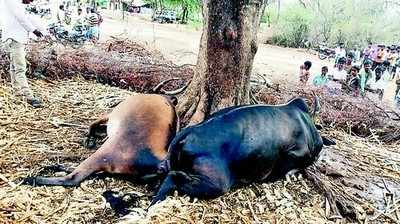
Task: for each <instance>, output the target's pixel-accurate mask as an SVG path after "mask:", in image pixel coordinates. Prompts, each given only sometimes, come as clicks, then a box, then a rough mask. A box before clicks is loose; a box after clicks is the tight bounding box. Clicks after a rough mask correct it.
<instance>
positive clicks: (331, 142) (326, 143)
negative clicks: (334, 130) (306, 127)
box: [321, 136, 336, 146]
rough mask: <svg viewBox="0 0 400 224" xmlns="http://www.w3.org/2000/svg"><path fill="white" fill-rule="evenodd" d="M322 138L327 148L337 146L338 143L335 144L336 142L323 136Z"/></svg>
mask: <svg viewBox="0 0 400 224" xmlns="http://www.w3.org/2000/svg"><path fill="white" fill-rule="evenodd" d="M321 138H322V143H323V144H324V145H326V146H330V145H336V142H335V141H333V140H331V139H329V138H327V137H324V136H321Z"/></svg>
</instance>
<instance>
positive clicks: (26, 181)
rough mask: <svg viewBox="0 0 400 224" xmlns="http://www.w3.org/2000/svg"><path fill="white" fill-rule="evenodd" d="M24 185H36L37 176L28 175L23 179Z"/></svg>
mask: <svg viewBox="0 0 400 224" xmlns="http://www.w3.org/2000/svg"><path fill="white" fill-rule="evenodd" d="M22 184H23V185H30V186H33V187H35V186H36V177H27V178H25V179H24V180H23V181H22Z"/></svg>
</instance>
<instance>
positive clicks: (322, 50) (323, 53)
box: [317, 45, 335, 60]
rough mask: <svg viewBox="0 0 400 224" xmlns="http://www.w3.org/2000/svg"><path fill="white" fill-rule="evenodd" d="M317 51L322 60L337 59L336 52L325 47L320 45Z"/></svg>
mask: <svg viewBox="0 0 400 224" xmlns="http://www.w3.org/2000/svg"><path fill="white" fill-rule="evenodd" d="M317 51H318V57H319V59H321V60H325V59H330V58H335V50H334V49H331V48H329V47H326V46H324V45H319V46H318V49H317Z"/></svg>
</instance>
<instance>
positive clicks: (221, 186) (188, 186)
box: [150, 171, 230, 206]
mask: <svg viewBox="0 0 400 224" xmlns="http://www.w3.org/2000/svg"><path fill="white" fill-rule="evenodd" d="M229 187H230V185H229V183H221V182H220V181H217V180H215V181H213V180H211V179H210V178H209V177H208V176H204V175H188V174H186V173H184V172H181V171H171V172H170V173H169V174H168V175H167V177H166V179H165V180H164V182H163V183H162V185H161V187H160V190H159V191H158V193H157V195H156V196H155V198H154V199H153V201H152V202H151V204H150V206H152V205H154V204H155V203H157V202H159V201H162V200H164V199H165V198H166V197H167V196H168V195H170V194H171V193H173V191H175V190H177V191H178V192H179V193H181V194H185V195H188V196H190V197H192V198H193V197H197V198H216V197H218V196H221V195H223V194H224V193H225V192H227V191H228V190H229Z"/></svg>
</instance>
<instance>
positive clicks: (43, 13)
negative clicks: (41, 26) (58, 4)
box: [26, 5, 51, 19]
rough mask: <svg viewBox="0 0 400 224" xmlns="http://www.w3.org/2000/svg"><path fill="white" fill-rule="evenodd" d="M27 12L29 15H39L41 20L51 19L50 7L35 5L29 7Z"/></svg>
mask: <svg viewBox="0 0 400 224" xmlns="http://www.w3.org/2000/svg"><path fill="white" fill-rule="evenodd" d="M26 10H27V11H28V12H29V13H33V14H36V15H39V16H40V17H41V18H45V19H50V18H51V10H50V8H49V7H48V6H46V7H39V6H35V5H29V6H27V7H26Z"/></svg>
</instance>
